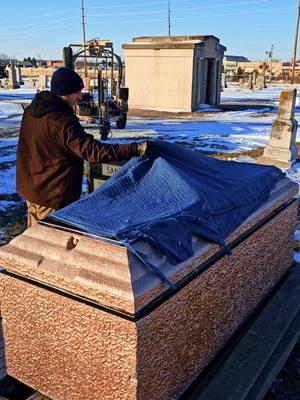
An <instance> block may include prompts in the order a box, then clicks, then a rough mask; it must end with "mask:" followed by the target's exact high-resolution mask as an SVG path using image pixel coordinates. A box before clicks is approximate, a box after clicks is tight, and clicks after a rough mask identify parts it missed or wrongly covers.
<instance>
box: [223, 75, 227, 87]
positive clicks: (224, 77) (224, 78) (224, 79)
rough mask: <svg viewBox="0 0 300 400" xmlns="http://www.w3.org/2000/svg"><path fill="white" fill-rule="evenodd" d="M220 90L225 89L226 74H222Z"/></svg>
mask: <svg viewBox="0 0 300 400" xmlns="http://www.w3.org/2000/svg"><path fill="white" fill-rule="evenodd" d="M222 88H223V89H226V88H227V77H226V74H224V73H223V74H222Z"/></svg>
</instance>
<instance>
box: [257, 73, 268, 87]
mask: <svg viewBox="0 0 300 400" xmlns="http://www.w3.org/2000/svg"><path fill="white" fill-rule="evenodd" d="M266 87H267V85H266V77H265V76H264V75H258V76H257V78H256V89H259V90H262V89H265V88H266Z"/></svg>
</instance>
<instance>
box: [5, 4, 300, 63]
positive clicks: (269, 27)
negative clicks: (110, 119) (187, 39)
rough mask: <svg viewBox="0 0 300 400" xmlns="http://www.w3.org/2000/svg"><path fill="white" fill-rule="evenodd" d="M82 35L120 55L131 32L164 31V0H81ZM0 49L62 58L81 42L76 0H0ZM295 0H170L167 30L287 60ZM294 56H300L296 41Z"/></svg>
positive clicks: (235, 50)
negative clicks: (102, 40) (111, 46)
mask: <svg viewBox="0 0 300 400" xmlns="http://www.w3.org/2000/svg"><path fill="white" fill-rule="evenodd" d="M84 2H85V7H86V10H85V14H86V37H87V39H92V38H95V37H97V38H106V39H110V40H112V41H113V42H114V44H115V49H116V51H117V52H119V53H121V52H122V50H121V45H122V43H128V42H130V41H131V38H132V37H135V36H156V35H166V34H167V33H168V23H167V3H168V1H167V0H147V1H145V0H109V1H102V0H84ZM1 3H2V4H1V7H0V16H1V24H0V53H4V54H7V55H9V56H15V57H16V58H19V59H21V58H23V57H24V56H31V57H33V56H34V57H36V58H37V57H41V58H61V53H62V48H63V47H64V46H67V45H68V44H70V43H80V42H81V41H82V29H81V0H49V1H41V0H28V1H26V2H24V1H23V0H1ZM297 5H298V0H244V1H242V0H171V9H172V31H171V32H172V34H173V35H190V34H193V35H195V34H205V35H215V36H217V37H219V38H220V41H221V43H222V44H223V45H225V46H226V47H227V54H234V55H244V56H246V57H248V58H250V59H252V60H255V59H261V60H262V59H264V58H265V57H266V56H265V53H266V51H267V50H270V49H271V45H272V44H274V57H275V58H278V59H283V60H286V61H290V60H291V58H292V51H293V42H294V35H295V26H296V14H297ZM298 58H300V41H299V52H298Z"/></svg>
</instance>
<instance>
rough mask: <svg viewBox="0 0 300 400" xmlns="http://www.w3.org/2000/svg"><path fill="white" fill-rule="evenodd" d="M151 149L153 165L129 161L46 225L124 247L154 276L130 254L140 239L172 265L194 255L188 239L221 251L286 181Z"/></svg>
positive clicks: (181, 151)
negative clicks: (217, 246)
mask: <svg viewBox="0 0 300 400" xmlns="http://www.w3.org/2000/svg"><path fill="white" fill-rule="evenodd" d="M155 143H156V145H157V147H158V157H157V158H155V159H151V158H146V159H145V158H140V157H135V158H133V159H131V160H130V161H129V162H128V163H127V164H125V165H124V166H123V167H122V168H121V169H120V170H119V171H118V172H117V173H116V174H115V175H114V176H113V177H112V178H110V179H109V180H108V181H107V182H106V183H105V184H103V185H102V186H101V187H100V188H99V189H98V190H96V191H95V192H94V193H92V194H90V195H88V196H86V197H84V198H82V199H80V200H79V201H77V202H76V203H73V204H71V205H69V206H67V207H65V208H63V209H61V210H59V211H57V212H55V213H54V214H52V215H51V219H53V220H55V221H60V222H64V223H67V224H69V225H71V226H74V227H76V228H80V229H82V230H84V231H86V232H89V233H91V234H96V235H100V236H103V237H107V238H113V239H117V240H119V241H122V242H123V243H124V244H125V245H126V246H127V247H128V248H129V249H130V250H131V251H132V252H133V253H135V254H136V255H137V256H138V257H139V258H140V259H141V260H142V261H143V262H144V263H145V265H147V266H148V267H150V268H151V269H152V270H155V269H156V267H155V266H153V265H150V266H149V263H148V262H147V256H146V255H145V254H141V253H140V252H137V250H136V249H135V243H136V242H137V241H138V240H140V239H143V240H145V241H147V242H148V243H150V244H151V245H152V246H153V247H154V248H156V249H158V250H159V251H160V252H161V253H163V254H164V255H166V256H167V258H168V260H169V262H170V263H173V264H177V263H179V262H182V261H184V260H186V259H188V258H189V257H191V256H192V255H193V250H192V235H193V234H194V235H198V236H199V237H202V238H204V239H206V240H208V241H211V242H214V243H218V244H220V245H221V246H225V240H226V238H227V237H228V235H230V234H231V233H232V232H233V231H234V230H235V229H236V228H238V227H239V226H240V225H241V224H242V223H243V222H244V221H245V220H246V219H247V217H249V215H250V214H251V213H253V212H254V211H255V210H257V209H258V208H259V207H260V206H261V205H262V204H263V203H264V202H265V201H266V200H267V199H268V197H269V194H270V191H271V190H272V188H273V187H274V186H275V184H276V182H277V181H278V180H279V179H281V178H282V177H283V176H284V174H283V173H282V172H281V171H280V170H279V169H278V168H276V167H272V166H262V165H256V164H249V163H237V162H233V161H221V160H217V159H215V158H212V157H208V156H205V155H200V154H198V153H196V152H194V151H192V150H189V149H188V148H186V147H184V146H180V145H176V144H171V143H168V142H159V141H157V142H155ZM156 273H158V274H160V272H159V271H156ZM161 277H162V279H164V280H165V281H167V279H166V278H165V277H163V276H161Z"/></svg>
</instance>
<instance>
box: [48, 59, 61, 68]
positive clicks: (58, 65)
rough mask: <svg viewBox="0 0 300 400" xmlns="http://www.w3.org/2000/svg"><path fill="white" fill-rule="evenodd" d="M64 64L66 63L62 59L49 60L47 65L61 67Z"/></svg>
mask: <svg viewBox="0 0 300 400" xmlns="http://www.w3.org/2000/svg"><path fill="white" fill-rule="evenodd" d="M63 66H64V63H63V61H62V60H47V67H54V68H60V67H63Z"/></svg>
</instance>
